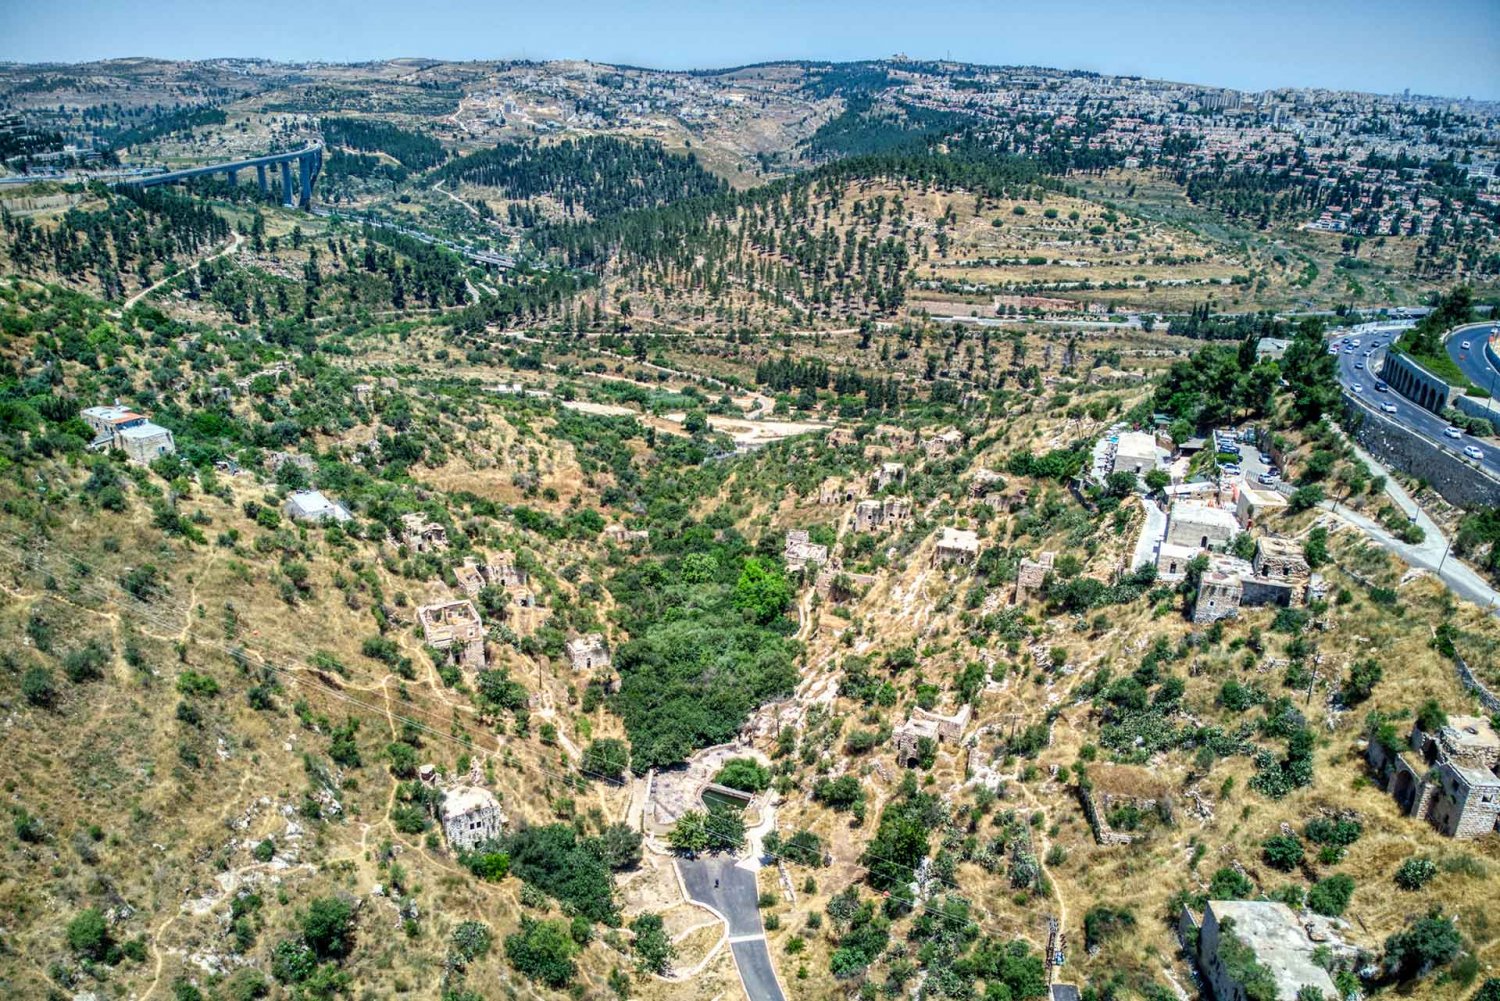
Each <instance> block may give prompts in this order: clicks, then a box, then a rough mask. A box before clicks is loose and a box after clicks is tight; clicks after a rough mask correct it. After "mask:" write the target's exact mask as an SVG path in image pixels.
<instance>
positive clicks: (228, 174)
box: [224, 168, 240, 188]
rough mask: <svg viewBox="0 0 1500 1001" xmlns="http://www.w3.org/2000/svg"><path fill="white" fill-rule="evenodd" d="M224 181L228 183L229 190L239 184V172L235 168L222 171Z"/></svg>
mask: <svg viewBox="0 0 1500 1001" xmlns="http://www.w3.org/2000/svg"><path fill="white" fill-rule="evenodd" d="M224 180H226V181H228V182H229V186H230V187H231V188H233V187H235V186H236V185H238V184H239V183H240V172H239V170H238V169H237V168H233V169H230V170H226V171H224Z"/></svg>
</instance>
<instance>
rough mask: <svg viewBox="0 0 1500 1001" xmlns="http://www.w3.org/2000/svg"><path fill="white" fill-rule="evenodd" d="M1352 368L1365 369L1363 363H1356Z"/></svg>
mask: <svg viewBox="0 0 1500 1001" xmlns="http://www.w3.org/2000/svg"><path fill="white" fill-rule="evenodd" d="M1354 367H1355V368H1358V369H1363V368H1364V367H1365V363H1364V362H1362V361H1357V362H1355V363H1354Z"/></svg>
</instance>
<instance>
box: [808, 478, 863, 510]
mask: <svg viewBox="0 0 1500 1001" xmlns="http://www.w3.org/2000/svg"><path fill="white" fill-rule="evenodd" d="M858 496H859V491H858V489H856V488H855V486H854V485H853V484H851V483H845V482H844V481H843V480H840V479H827V480H824V481H823V484H822V486H820V487H818V503H819V504H821V505H822V506H824V507H832V506H834V505H836V504H850V503H853V501H854V498H856V497H858Z"/></svg>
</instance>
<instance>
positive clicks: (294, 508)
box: [282, 490, 354, 522]
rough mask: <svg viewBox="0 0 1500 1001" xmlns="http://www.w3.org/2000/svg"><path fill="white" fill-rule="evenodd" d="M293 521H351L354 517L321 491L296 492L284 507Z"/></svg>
mask: <svg viewBox="0 0 1500 1001" xmlns="http://www.w3.org/2000/svg"><path fill="white" fill-rule="evenodd" d="M282 510H283V511H285V512H286V516H287V517H288V518H291V519H292V520H293V521H312V522H323V521H339V522H342V521H350V520H352V519H353V517H354V516H353V515H352V514H350V513H349V509H348V508H346V507H344V505H342V504H340V503H339V502H338V501H334V500H329V499H328V498H327V497H325V496H324V495H323V492H322V491H321V490H295V491H293V492H292V494H291V496H289V497H288V498H287V499H286V503H285V504H283V505H282Z"/></svg>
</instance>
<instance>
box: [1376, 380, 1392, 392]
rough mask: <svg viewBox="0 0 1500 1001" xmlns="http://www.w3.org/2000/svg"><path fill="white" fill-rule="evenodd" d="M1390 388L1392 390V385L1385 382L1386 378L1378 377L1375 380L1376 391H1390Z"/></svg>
mask: <svg viewBox="0 0 1500 1001" xmlns="http://www.w3.org/2000/svg"><path fill="white" fill-rule="evenodd" d="M1390 390H1391V387H1390V386H1387V385H1386V384H1385V380H1384V379H1376V380H1375V392H1377V393H1388V392H1390Z"/></svg>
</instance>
